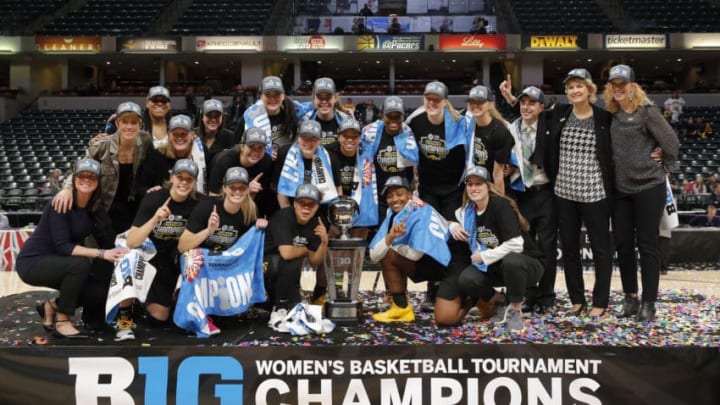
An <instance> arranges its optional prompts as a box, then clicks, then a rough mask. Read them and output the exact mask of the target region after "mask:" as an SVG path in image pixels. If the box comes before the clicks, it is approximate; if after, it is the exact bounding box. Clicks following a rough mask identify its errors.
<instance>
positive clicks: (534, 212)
mask: <svg viewBox="0 0 720 405" xmlns="http://www.w3.org/2000/svg"><path fill="white" fill-rule="evenodd" d="M516 199H517V202H518V208H519V209H520V213H522V215H523V216H524V217H525V219H526V220H527V221H528V222H529V223H530V236H532V238H533V239H534V240H535V243H536V244H537V246H538V247H539V248H540V250H541V251H542V253H543V258H542V260H541V262H542V264H543V269H544V271H543V274H542V277H541V278H540V281H539V282H538V285H537V287H535V286H531V288H530V291H528V294H529V296H528V298H529V299H530V300H533V299H534V300H535V301H536V302H538V303H542V304H544V305H553V303H554V302H555V278H556V276H557V219H556V215H555V201H554V196H553V191H552V188H551V187H550V186H549V185H547V186H546V187H545V188H540V189H537V188H531V189H529V190H527V191H525V192H523V193H516ZM533 293H534V295H530V294H533Z"/></svg>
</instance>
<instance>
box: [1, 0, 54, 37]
mask: <svg viewBox="0 0 720 405" xmlns="http://www.w3.org/2000/svg"><path fill="white" fill-rule="evenodd" d="M63 4H65V2H64V1H62V0H34V1H24V0H0V22H1V23H2V25H1V27H2V28H0V30H1V32H2V34H4V35H8V34H9V35H29V34H33V32H31V31H28V29H29V28H30V27H31V25H32V22H33V21H35V20H36V19H37V18H38V17H40V16H41V15H43V14H50V13H52V12H54V11H55V10H57V9H58V8H59V7H60V6H62V5H63Z"/></svg>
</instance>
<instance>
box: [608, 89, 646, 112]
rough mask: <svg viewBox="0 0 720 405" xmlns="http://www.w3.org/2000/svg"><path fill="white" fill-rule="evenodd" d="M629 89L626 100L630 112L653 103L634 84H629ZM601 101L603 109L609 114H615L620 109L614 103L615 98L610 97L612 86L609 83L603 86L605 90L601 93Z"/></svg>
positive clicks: (618, 105) (616, 103)
mask: <svg viewBox="0 0 720 405" xmlns="http://www.w3.org/2000/svg"><path fill="white" fill-rule="evenodd" d="M629 83H630V86H631V89H630V91H628V99H629V103H630V109H631V110H632V111H635V110H637V109H638V108H640V107H641V106H643V105H646V104H652V103H653V102H652V101H651V100H650V99H649V98H648V96H647V93H645V90H643V89H642V87H640V86H638V84H637V83H635V82H629ZM603 99H604V100H605V109H607V110H608V111H609V112H611V113H613V114H614V113H616V112H618V110H619V109H620V104H618V102H617V101H615V98H614V97H613V96H612V86H611V85H610V83H608V84H607V86H605V90H604V91H603Z"/></svg>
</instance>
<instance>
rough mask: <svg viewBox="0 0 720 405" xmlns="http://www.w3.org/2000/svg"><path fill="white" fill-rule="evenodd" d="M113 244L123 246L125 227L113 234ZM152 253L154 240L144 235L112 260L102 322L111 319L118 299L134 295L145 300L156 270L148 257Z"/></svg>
mask: <svg viewBox="0 0 720 405" xmlns="http://www.w3.org/2000/svg"><path fill="white" fill-rule="evenodd" d="M115 247H124V248H126V247H127V231H126V232H123V233H121V234H119V235H118V236H117V237H116V238H115ZM156 253H157V249H155V244H153V242H152V241H151V240H150V238H146V239H145V241H144V242H143V243H142V245H140V247H137V248H135V249H130V250H129V252H128V253H127V254H125V256H123V257H122V258H121V259H120V260H119V261H118V262H117V263H115V268H114V269H113V274H112V278H111V279H110V288H109V290H108V296H107V300H106V301H105V322H107V323H108V324H112V323H113V322H115V319H116V318H117V313H118V310H119V309H120V303H121V302H122V301H124V300H126V299H130V298H134V299H137V300H138V301H140V302H145V299H146V298H147V294H148V291H150V286H151V285H152V282H153V280H154V279H155V274H156V273H157V270H156V269H155V266H153V265H152V264H150V259H152V258H153V257H155V254H156Z"/></svg>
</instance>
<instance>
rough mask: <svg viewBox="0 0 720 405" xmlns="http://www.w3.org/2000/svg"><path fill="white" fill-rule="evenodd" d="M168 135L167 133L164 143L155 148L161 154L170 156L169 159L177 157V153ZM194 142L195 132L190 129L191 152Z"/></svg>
mask: <svg viewBox="0 0 720 405" xmlns="http://www.w3.org/2000/svg"><path fill="white" fill-rule="evenodd" d="M170 135H171V134H168V140H167V142H166V143H165V144H164V145H161V146H160V147H159V148H158V149H157V150H158V152H160V153H161V154H162V155H163V156H165V157H167V158H170V159H178V157H177V154H175V147H174V146H173V144H172V140H170ZM194 143H195V132H193V131H190V149H191V152H190V153H192V146H193V144H194Z"/></svg>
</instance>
